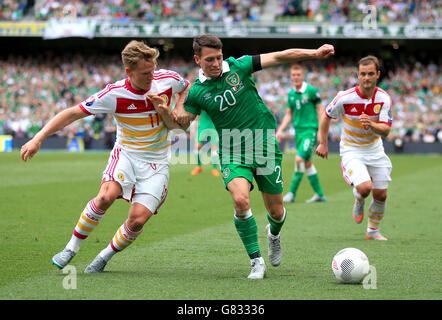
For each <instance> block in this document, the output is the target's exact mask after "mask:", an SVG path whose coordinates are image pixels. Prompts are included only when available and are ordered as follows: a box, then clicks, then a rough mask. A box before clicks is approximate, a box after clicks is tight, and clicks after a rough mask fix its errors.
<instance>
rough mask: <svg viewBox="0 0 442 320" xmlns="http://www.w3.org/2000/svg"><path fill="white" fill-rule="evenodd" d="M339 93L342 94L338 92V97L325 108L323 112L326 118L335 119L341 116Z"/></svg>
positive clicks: (342, 109) (341, 108)
mask: <svg viewBox="0 0 442 320" xmlns="http://www.w3.org/2000/svg"><path fill="white" fill-rule="evenodd" d="M341 93H342V92H339V93H338V95H337V96H336V97H335V98H334V99H333V101H332V102H330V104H329V105H328V106H327V107H326V108H325V111H324V112H325V114H326V116H327V117H329V118H332V119H337V118H339V116H340V115H342V114H343V112H344V108H343V104H342V99H341Z"/></svg>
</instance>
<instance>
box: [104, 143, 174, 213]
mask: <svg viewBox="0 0 442 320" xmlns="http://www.w3.org/2000/svg"><path fill="white" fill-rule="evenodd" d="M107 181H115V182H118V183H119V184H120V185H121V188H122V193H121V194H120V197H121V198H123V199H125V200H127V201H130V202H132V203H134V202H138V203H141V204H142V205H144V206H145V207H146V208H147V209H149V210H150V211H151V212H152V213H153V214H156V213H157V212H158V210H159V208H160V207H161V205H162V204H163V203H164V200H166V196H167V189H168V186H169V165H168V164H158V163H147V162H145V161H141V160H139V159H136V158H134V157H131V155H130V153H128V152H126V151H124V150H123V149H121V148H119V147H114V149H113V150H112V151H111V153H110V156H109V160H108V163H107V166H106V169H105V170H104V171H103V177H102V183H103V182H107Z"/></svg>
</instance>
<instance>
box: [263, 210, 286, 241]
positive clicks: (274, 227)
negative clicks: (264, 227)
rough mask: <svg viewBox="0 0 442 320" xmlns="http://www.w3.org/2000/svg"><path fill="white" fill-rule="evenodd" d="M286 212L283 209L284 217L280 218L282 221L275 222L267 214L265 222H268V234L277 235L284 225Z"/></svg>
mask: <svg viewBox="0 0 442 320" xmlns="http://www.w3.org/2000/svg"><path fill="white" fill-rule="evenodd" d="M286 216H287V215H286V210H285V208H284V216H283V217H282V220H280V221H277V220H274V219H273V218H272V217H271V216H270V215H269V213H268V212H267V220H268V221H269V222H270V232H271V234H273V235H274V236H276V235H278V234H279V232H280V231H281V228H282V226H283V225H284V222H285V217H286Z"/></svg>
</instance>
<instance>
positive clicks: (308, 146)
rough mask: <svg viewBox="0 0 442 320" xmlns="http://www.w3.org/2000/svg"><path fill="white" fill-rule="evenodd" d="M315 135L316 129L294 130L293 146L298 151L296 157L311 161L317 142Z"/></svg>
mask: <svg viewBox="0 0 442 320" xmlns="http://www.w3.org/2000/svg"><path fill="white" fill-rule="evenodd" d="M316 133H317V130H316V129H303V130H301V129H297V130H296V137H295V144H296V150H297V151H298V153H297V155H298V156H299V157H301V158H302V159H304V160H305V161H310V160H311V159H312V155H313V152H314V149H315V147H316V142H317V138H316Z"/></svg>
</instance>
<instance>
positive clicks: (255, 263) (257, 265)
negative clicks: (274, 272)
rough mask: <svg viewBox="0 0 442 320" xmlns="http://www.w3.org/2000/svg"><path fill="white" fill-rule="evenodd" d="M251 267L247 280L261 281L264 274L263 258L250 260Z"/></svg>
mask: <svg viewBox="0 0 442 320" xmlns="http://www.w3.org/2000/svg"><path fill="white" fill-rule="evenodd" d="M250 264H251V265H252V271H251V272H250V274H249V276H248V277H247V278H249V279H254V280H255V279H263V278H264V277H265V273H266V264H265V262H264V259H263V257H259V258H255V259H251V260H250Z"/></svg>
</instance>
